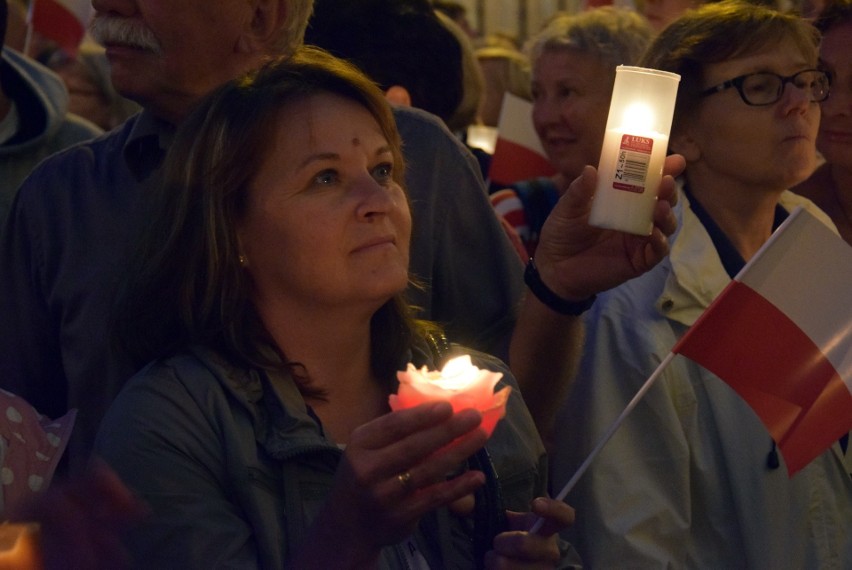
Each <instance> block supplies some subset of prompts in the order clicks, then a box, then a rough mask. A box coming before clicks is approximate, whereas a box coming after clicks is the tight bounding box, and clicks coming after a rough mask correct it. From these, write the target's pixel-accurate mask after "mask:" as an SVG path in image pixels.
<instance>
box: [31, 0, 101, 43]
mask: <svg viewBox="0 0 852 570" xmlns="http://www.w3.org/2000/svg"><path fill="white" fill-rule="evenodd" d="M32 2H33V4H32V6H31V10H32V16H31V20H30V25H31V26H32V29H33V31H35V32H38V33H39V34H41V35H42V36H44V37H46V38H48V39H51V40H53V41H54V42H56V43H57V45H59V47H61V48H62V49H63V50H64V51H65V52H66V53H68V54H69V55H70V56H71V57H74V56H76V55H77V48H78V47H79V46H80V42H81V41H83V36H84V35H85V34H86V27H87V26H88V25H89V19H90V18H91V15H92V3H91V0H32Z"/></svg>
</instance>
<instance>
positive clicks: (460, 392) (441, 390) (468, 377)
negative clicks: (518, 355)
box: [389, 355, 512, 436]
mask: <svg viewBox="0 0 852 570" xmlns="http://www.w3.org/2000/svg"><path fill="white" fill-rule="evenodd" d="M502 377H503V373H502V372H492V371H491V370H482V369H480V368H477V367H476V366H474V365H473V363H472V362H471V360H470V356H468V355H464V356H458V357H456V358H453V359H451V360H449V361H447V363H446V364H445V365H444V367H443V368H442V369H441V370H440V371H437V370H434V371H429V370H427V368H426V367H425V366H424V367H423V368H421V369H420V370H418V369H417V368H415V367H414V365H413V364H410V363H409V364H408V369H407V370H405V371H403V372H397V378H399V391H398V392H397V393H396V394H392V395H391V396H390V398H389V403H390V407H391V410H394V411H397V410H404V409H406V408H413V407H414V406H419V405H420V404H424V403H426V402H434V401H446V402H449V403H450V405H451V406H452V407H453V412H459V411H461V410H466V409H469V408H473V409H475V410H478V411H479V412H480V413H481V414H482V425H481V426H480V427H481V428H482V429H483V430H485V432H486V433H487V434H488V435H489V436H490V435H491V432H493V431H494V428H495V427H496V426H497V422H498V421H500V419H501V418H502V417H503V416H504V415H505V414H506V402H507V401H508V400H509V394H510V393H511V390H512V389H511V388H510V387H509V386H506V387H505V388H503V389H502V390H500V391H498V392H496V393H495V392H494V386H496V385H497V382H498V381H499V380H500V378H502Z"/></svg>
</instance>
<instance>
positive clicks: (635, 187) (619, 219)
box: [589, 65, 680, 235]
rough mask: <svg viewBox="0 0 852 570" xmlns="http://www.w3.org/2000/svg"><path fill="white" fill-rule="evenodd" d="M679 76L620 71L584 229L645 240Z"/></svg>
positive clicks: (629, 69) (630, 69)
mask: <svg viewBox="0 0 852 570" xmlns="http://www.w3.org/2000/svg"><path fill="white" fill-rule="evenodd" d="M679 82H680V75H677V74H676V73H668V72H666V71H658V70H656V69H645V68H642V67H629V66H624V65H619V66H618V67H617V68H616V70H615V85H614V86H613V90H612V102H611V103H610V107H609V117H608V118H607V123H606V133H605V134H604V141H603V148H602V150H601V159H600V163H599V165H598V185H597V189H596V190H595V199H594V201H593V202H592V214H591V216H590V217H589V223H590V224H591V225H593V226H597V227H601V228H609V229H614V230H620V231H624V232H628V233H632V234H639V235H649V234H650V233H651V230H652V229H653V227H654V225H653V220H652V217H653V211H654V202H656V200H657V187H658V186H659V184H660V180H661V179H662V177H663V161H664V159H665V157H666V150H667V147H668V143H669V131H670V130H671V126H672V116H673V114H674V106H675V99H676V98H677V87H678V83H679Z"/></svg>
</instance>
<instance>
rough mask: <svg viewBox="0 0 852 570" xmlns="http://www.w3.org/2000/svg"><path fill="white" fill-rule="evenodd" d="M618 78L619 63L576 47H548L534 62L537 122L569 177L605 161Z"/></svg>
mask: <svg viewBox="0 0 852 570" xmlns="http://www.w3.org/2000/svg"><path fill="white" fill-rule="evenodd" d="M614 78H615V68H614V67H612V68H611V67H610V66H607V65H605V64H603V63H602V62H601V61H600V60H599V59H598V58H596V57H593V56H591V55H587V54H584V53H581V52H578V51H576V50H573V49H559V50H548V51H545V52H544V53H542V54H541V56H539V58H538V59H537V60H536V61H535V63H534V65H533V73H532V96H533V124H534V125H535V130H536V133H537V134H538V138H539V139H540V140H541V144H542V146H543V147H544V151H545V152H546V153H547V157H548V158H549V159H550V162H551V163H552V164H553V165H554V167H556V169H557V170H558V171H559V172H560V173H561V174H563V175H564V176H565V177H566V178H567V179H568V180H573V179H574V178H576V177H577V176H579V175H580V172H582V170H583V167H584V166H585V165H587V164H591V165H593V166H597V165H598V162H599V161H600V157H601V146H602V145H603V137H604V131H605V130H606V120H607V115H608V114H609V101H610V99H611V98H612V85H613V82H614Z"/></svg>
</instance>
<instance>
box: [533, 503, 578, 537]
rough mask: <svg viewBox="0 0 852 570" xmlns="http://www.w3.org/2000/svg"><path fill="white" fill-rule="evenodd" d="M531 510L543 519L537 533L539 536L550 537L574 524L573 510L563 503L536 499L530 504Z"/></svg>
mask: <svg viewBox="0 0 852 570" xmlns="http://www.w3.org/2000/svg"><path fill="white" fill-rule="evenodd" d="M531 510H532V512H533V513H535V514H536V515H537V517H541V518H543V519H544V525H542V527H541V529H540V530H539V532H538V534H539V535H541V536H550V535H552V534H554V533H557V532H559V531H561V530H563V529H566V528H568V527H570V526H571V525H573V524H574V518H575V512H574V509H573V508H572V507H571V506H570V505H568V504H566V503H565V502H564V501H557V500H555V499H551V498H548V497H538V498H536V499H535V500H534V501H533V502H532V506H531Z"/></svg>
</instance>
